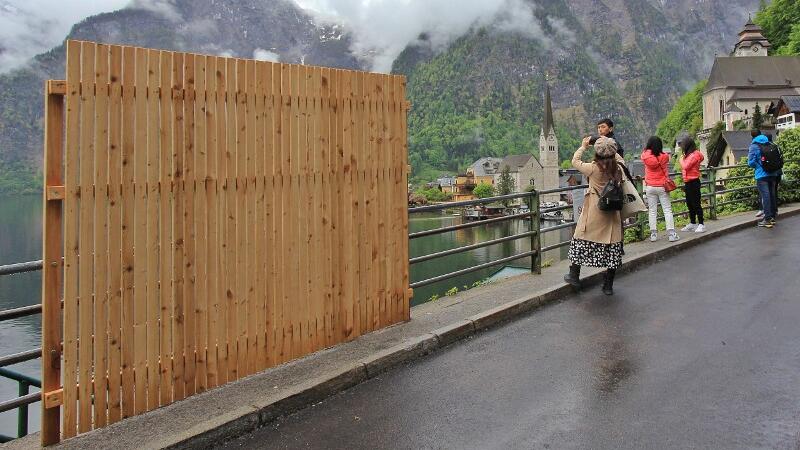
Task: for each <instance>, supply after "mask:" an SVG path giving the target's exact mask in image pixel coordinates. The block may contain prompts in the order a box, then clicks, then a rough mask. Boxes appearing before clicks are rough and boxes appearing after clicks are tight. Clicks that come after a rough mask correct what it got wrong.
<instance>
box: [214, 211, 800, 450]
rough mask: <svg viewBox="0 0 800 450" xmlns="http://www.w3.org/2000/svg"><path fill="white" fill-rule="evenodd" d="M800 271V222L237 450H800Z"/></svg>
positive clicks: (379, 385)
mask: <svg viewBox="0 0 800 450" xmlns="http://www.w3.org/2000/svg"><path fill="white" fill-rule="evenodd" d="M711 226H713V223H712V225H711ZM798 268H800V217H795V218H789V219H786V220H783V221H782V222H781V223H779V224H778V226H776V227H775V228H774V229H772V230H766V229H756V228H752V229H747V230H743V231H740V232H737V233H734V234H731V235H728V236H726V237H723V238H719V239H716V240H713V241H711V242H710V243H707V244H703V245H701V246H699V247H695V248H693V249H690V250H687V251H686V252H685V253H682V254H680V255H678V256H675V257H672V258H670V259H668V260H666V261H663V262H661V263H658V264H656V265H654V266H650V267H647V268H644V269H642V270H640V271H638V272H635V273H632V274H628V275H625V276H622V277H620V278H619V279H618V280H617V283H616V295H615V296H614V297H612V298H607V297H605V296H604V295H602V294H601V293H600V291H599V288H593V289H592V290H590V291H587V292H584V293H582V294H580V295H576V296H575V297H573V298H570V299H569V300H567V301H565V302H562V303H558V304H554V305H551V306H549V307H546V308H544V309H541V310H539V311H537V312H535V313H533V314H531V315H529V316H527V317H524V318H522V319H520V320H517V321H514V322H512V323H509V324H506V325H504V326H501V327H499V328H496V329H493V330H491V331H488V332H485V333H482V334H480V335H478V336H476V337H473V338H471V339H468V340H466V341H463V342H460V343H457V344H454V345H452V346H450V347H448V348H447V349H445V350H443V351H440V352H438V353H435V354H433V355H430V356H428V357H426V358H424V359H421V360H418V361H416V362H414V363H411V364H409V365H406V366H403V367H400V368H397V369H395V370H392V371H390V372H388V373H385V374H383V375H381V376H379V377H378V378H375V379H372V380H370V381H367V382H365V383H363V384H361V385H359V386H356V387H354V388H352V389H350V390H348V391H346V392H344V393H341V394H339V395H337V396H334V397H332V398H330V399H328V400H326V401H324V402H322V403H320V404H317V405H315V406H313V407H310V408H307V409H305V410H303V411H301V412H299V413H297V414H294V415H292V416H289V417H287V418H284V419H281V420H278V421H276V422H274V423H273V424H271V425H269V426H267V427H265V428H263V429H261V430H258V431H257V432H255V433H252V434H250V435H247V436H244V437H242V438H240V439H239V440H236V441H233V442H229V443H228V444H227V448H287V449H294V448H335V449H362V448H363V449H377V448H401V449H407V448H408V449H411V448H448V449H449V448H453V449H462V448H463V449H505V448H524V449H539V448H542V449H617V448H624V449H690V448H692V449H694V448H696V449H760V448H764V449H792V450H797V449H800V271H798Z"/></svg>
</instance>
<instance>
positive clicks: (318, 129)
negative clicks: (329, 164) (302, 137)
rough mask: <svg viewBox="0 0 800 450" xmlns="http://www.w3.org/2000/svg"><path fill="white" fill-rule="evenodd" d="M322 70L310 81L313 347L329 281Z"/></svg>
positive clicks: (321, 335) (319, 343)
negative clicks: (323, 174) (326, 265)
mask: <svg viewBox="0 0 800 450" xmlns="http://www.w3.org/2000/svg"><path fill="white" fill-rule="evenodd" d="M321 77H322V71H321V69H320V68H319V67H312V68H311V78H310V80H311V82H310V87H311V88H310V89H309V91H310V99H309V107H310V108H309V109H310V112H309V117H310V119H309V123H310V124H311V125H310V128H312V129H313V133H312V134H311V139H312V144H313V145H312V147H311V151H312V155H313V157H312V158H311V160H312V161H313V177H312V178H311V189H310V200H311V202H310V204H311V210H312V211H313V213H314V218H313V220H312V221H311V225H312V227H311V232H310V234H311V236H312V239H313V242H312V247H311V251H310V252H309V266H310V267H311V268H312V269H311V275H312V276H313V280H312V289H311V292H312V299H313V301H314V319H315V323H316V332H315V333H314V335H315V338H316V339H315V340H314V347H313V351H316V350H319V349H321V348H324V347H325V337H326V332H325V323H326V321H325V319H326V317H327V316H328V314H326V312H327V309H326V305H327V302H326V296H325V293H326V285H325V263H326V262H327V255H326V254H325V248H324V246H323V235H324V234H325V230H324V228H323V227H324V224H323V220H324V213H323V197H324V196H323V192H322V173H323V160H324V157H325V155H324V154H323V144H324V138H323V137H322V119H321V117H320V115H321V100H322V86H321V84H322V78H321Z"/></svg>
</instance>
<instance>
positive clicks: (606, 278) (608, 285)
mask: <svg viewBox="0 0 800 450" xmlns="http://www.w3.org/2000/svg"><path fill="white" fill-rule="evenodd" d="M616 272H617V270H616V269H607V270H606V273H605V274H603V294H606V295H614V275H615V274H616Z"/></svg>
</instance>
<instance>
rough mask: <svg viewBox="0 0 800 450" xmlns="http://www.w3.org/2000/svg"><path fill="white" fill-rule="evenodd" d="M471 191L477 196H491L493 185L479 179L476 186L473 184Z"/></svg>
mask: <svg viewBox="0 0 800 450" xmlns="http://www.w3.org/2000/svg"><path fill="white" fill-rule="evenodd" d="M472 193H473V194H474V195H475V197H478V198H486V197H491V196H492V195H494V187H493V186H492V185H491V184H488V183H484V182H483V181H481V182H480V183H478V185H477V186H475V189H474V190H473V191H472Z"/></svg>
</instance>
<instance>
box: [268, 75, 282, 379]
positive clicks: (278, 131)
mask: <svg viewBox="0 0 800 450" xmlns="http://www.w3.org/2000/svg"><path fill="white" fill-rule="evenodd" d="M283 67H284V65H283V64H275V65H273V68H272V91H271V94H272V121H271V122H272V126H273V130H274V132H273V135H272V172H271V174H272V185H271V188H272V189H271V191H272V192H271V195H270V199H271V201H272V211H273V212H272V237H271V238H270V247H271V248H272V252H271V253H270V264H272V270H271V272H270V279H271V280H273V283H272V289H271V291H272V314H271V316H272V336H273V338H272V341H273V344H272V363H273V364H274V365H277V364H280V363H281V362H283V359H284V356H283V355H284V328H283V282H280V281H279V280H283V278H281V277H282V276H283V269H284V265H285V264H284V262H285V260H284V259H283V235H282V230H283V179H282V176H283V169H282V167H283V152H284V150H285V149H286V147H285V146H284V141H285V136H284V133H283V122H284V120H283V102H284V100H283V96H282V95H283V91H282V84H283V83H284V81H283V71H284V69H283Z"/></svg>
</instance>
